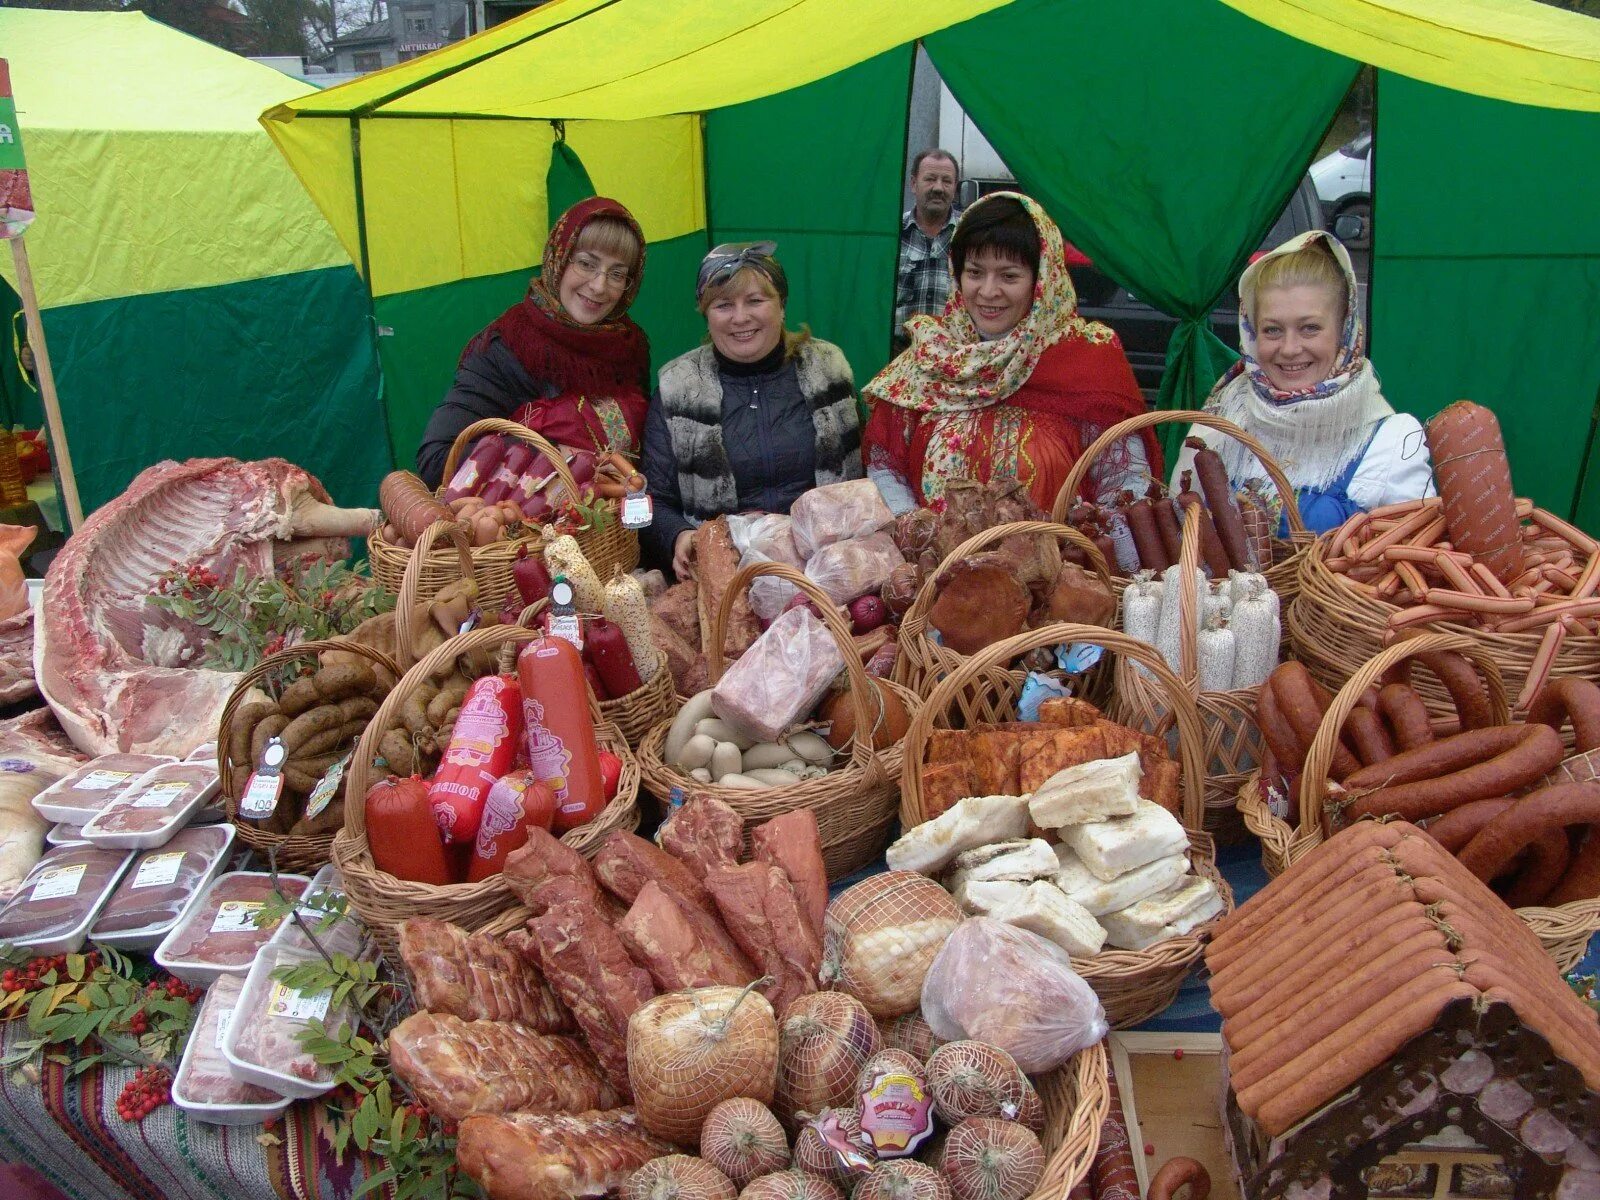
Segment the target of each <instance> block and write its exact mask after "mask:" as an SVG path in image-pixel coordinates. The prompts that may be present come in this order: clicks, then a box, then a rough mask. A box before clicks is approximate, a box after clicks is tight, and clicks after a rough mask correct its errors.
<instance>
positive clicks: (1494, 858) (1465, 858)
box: [1458, 783, 1600, 882]
mask: <svg viewBox="0 0 1600 1200" xmlns="http://www.w3.org/2000/svg"><path fill="white" fill-rule="evenodd" d="M1595 824H1600V784H1592V783H1561V784H1557V785H1556V786H1554V787H1547V788H1544V789H1542V790H1540V791H1537V792H1534V793H1533V794H1532V795H1529V796H1524V797H1523V798H1522V799H1521V800H1519V801H1517V803H1516V804H1514V805H1513V806H1512V807H1510V808H1508V809H1507V810H1506V811H1505V812H1503V813H1501V814H1500V815H1499V816H1498V817H1495V818H1494V819H1493V820H1491V821H1490V822H1489V823H1488V824H1487V825H1485V826H1484V827H1483V829H1482V830H1481V831H1480V832H1479V834H1478V836H1477V837H1475V838H1473V839H1472V841H1470V842H1468V843H1467V848H1466V849H1465V850H1463V851H1462V852H1461V853H1460V855H1458V857H1459V858H1460V859H1461V865H1462V866H1464V867H1466V868H1467V870H1469V871H1471V872H1472V873H1473V874H1474V875H1476V876H1477V877H1478V878H1479V879H1482V880H1484V881H1485V882H1487V881H1488V880H1491V879H1493V878H1494V877H1495V876H1496V875H1498V874H1500V872H1502V871H1504V870H1505V869H1506V866H1507V864H1508V863H1510V862H1511V860H1512V859H1513V858H1515V857H1516V856H1517V855H1518V854H1519V853H1520V852H1521V851H1522V849H1523V847H1525V846H1527V845H1529V844H1530V843H1532V842H1535V841H1537V840H1538V839H1539V838H1541V837H1543V836H1544V835H1545V834H1546V833H1548V832H1550V830H1552V829H1564V828H1566V827H1567V826H1568V825H1595ZM1591 840H1592V839H1591ZM1586 848H1587V847H1586Z"/></svg>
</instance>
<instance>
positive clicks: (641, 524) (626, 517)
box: [622, 492, 656, 529]
mask: <svg viewBox="0 0 1600 1200" xmlns="http://www.w3.org/2000/svg"><path fill="white" fill-rule="evenodd" d="M655 518H656V508H655V504H654V502H653V501H652V500H651V499H650V493H649V492H629V493H628V494H627V496H626V497H625V498H624V499H623V501H622V527H623V528H624V529H644V528H645V527H646V526H648V525H649V524H650V522H652V521H654V520H655Z"/></svg>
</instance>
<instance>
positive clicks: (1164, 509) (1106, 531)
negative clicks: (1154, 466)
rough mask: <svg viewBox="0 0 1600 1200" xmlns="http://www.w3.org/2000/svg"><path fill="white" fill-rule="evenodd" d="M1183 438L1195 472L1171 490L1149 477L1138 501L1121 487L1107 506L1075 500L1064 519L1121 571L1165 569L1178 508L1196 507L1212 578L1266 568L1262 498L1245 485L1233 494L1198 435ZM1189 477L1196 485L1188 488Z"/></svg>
mask: <svg viewBox="0 0 1600 1200" xmlns="http://www.w3.org/2000/svg"><path fill="white" fill-rule="evenodd" d="M1188 444H1189V445H1190V446H1191V447H1194V448H1195V456H1194V471H1193V472H1189V471H1185V472H1184V473H1183V478H1182V480H1181V481H1180V482H1181V483H1182V490H1181V491H1180V492H1179V493H1178V494H1177V495H1175V496H1174V495H1169V494H1168V492H1167V490H1166V489H1165V488H1164V487H1162V486H1161V484H1159V483H1152V484H1151V485H1150V487H1149V490H1148V491H1146V492H1145V495H1144V499H1142V500H1135V499H1134V496H1133V493H1132V492H1123V493H1122V496H1121V498H1120V500H1119V502H1118V503H1117V504H1116V505H1115V506H1112V507H1106V506H1103V505H1097V504H1079V505H1076V506H1074V507H1073V508H1072V509H1071V510H1070V511H1068V513H1067V524H1069V525H1071V526H1072V527H1073V528H1074V529H1077V530H1078V531H1079V532H1080V533H1082V534H1085V535H1086V536H1088V537H1090V538H1092V539H1094V541H1095V543H1096V544H1097V545H1098V546H1099V547H1100V549H1101V552H1102V553H1103V554H1104V555H1105V556H1106V561H1107V562H1111V561H1115V562H1116V564H1117V568H1118V570H1120V571H1121V572H1122V573H1123V574H1125V575H1132V574H1133V573H1134V572H1135V571H1140V570H1147V571H1164V570H1166V569H1167V568H1168V567H1170V566H1172V565H1173V564H1174V563H1176V562H1177V561H1178V545H1179V539H1180V537H1181V535H1182V529H1183V514H1184V513H1185V512H1186V511H1187V510H1188V509H1189V507H1190V506H1191V505H1197V506H1199V508H1200V510H1201V512H1200V562H1201V565H1202V566H1204V567H1205V568H1206V570H1207V571H1208V572H1209V573H1210V575H1211V577H1212V578H1213V579H1226V578H1227V577H1228V572H1229V571H1260V570H1263V569H1265V568H1266V567H1270V566H1271V565H1272V536H1271V534H1272V519H1271V514H1270V511H1269V509H1268V506H1267V504H1266V502H1265V500H1264V499H1263V498H1262V496H1261V495H1260V493H1259V492H1256V491H1254V490H1252V489H1246V490H1244V491H1242V492H1239V493H1238V494H1237V495H1235V493H1234V491H1233V488H1232V485H1231V484H1230V483H1229V482H1228V469H1227V467H1226V466H1225V465H1224V464H1223V462H1222V458H1221V456H1220V455H1218V454H1217V452H1216V451H1215V450H1212V449H1209V448H1208V447H1207V446H1206V445H1205V443H1204V442H1203V441H1201V440H1200V439H1198V438H1190V439H1189V442H1188ZM1196 477H1198V479H1199V481H1200V490H1199V491H1196V490H1195V488H1194V486H1193V481H1194V479H1195V478H1196Z"/></svg>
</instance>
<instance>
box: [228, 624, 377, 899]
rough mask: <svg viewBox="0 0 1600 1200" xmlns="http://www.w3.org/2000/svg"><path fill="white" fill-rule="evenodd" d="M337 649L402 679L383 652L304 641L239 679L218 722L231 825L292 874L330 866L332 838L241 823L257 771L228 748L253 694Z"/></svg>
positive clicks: (243, 839)
mask: <svg viewBox="0 0 1600 1200" xmlns="http://www.w3.org/2000/svg"><path fill="white" fill-rule="evenodd" d="M330 650H336V651H339V652H340V653H342V654H351V655H354V656H356V657H358V658H365V659H367V660H368V661H370V662H371V663H372V665H373V666H374V667H375V668H377V669H378V674H379V679H380V680H383V679H384V677H385V676H387V678H388V680H390V681H393V680H396V679H399V678H400V675H401V669H400V666H399V664H398V663H396V662H395V661H394V659H392V658H390V657H389V656H388V655H387V654H385V653H383V651H381V650H375V649H373V648H372V647H371V646H362V645H358V644H357V643H355V642H349V641H343V640H341V641H331V640H330V641H320V642H301V643H300V644H299V645H298V646H291V647H290V648H289V649H287V650H280V651H279V652H278V653H276V654H269V655H268V656H267V657H266V658H263V659H262V660H261V661H260V662H259V663H257V664H256V665H255V666H254V667H252V668H251V669H250V670H248V671H246V672H245V673H244V674H243V675H242V676H241V677H240V679H239V684H238V686H237V687H235V688H234V689H233V695H231V696H229V697H228V702H227V704H225V705H223V707H222V717H221V719H220V720H219V721H218V723H217V771H218V775H219V778H220V785H219V787H220V790H221V793H222V800H223V804H224V805H225V806H226V808H227V813H228V820H229V821H231V822H232V823H233V825H234V826H235V828H236V829H237V830H238V838H239V840H240V841H241V842H243V843H244V844H245V845H247V846H249V847H250V848H251V849H252V850H256V851H258V852H260V853H261V854H263V855H266V854H268V853H271V852H276V855H277V858H276V861H277V864H278V866H280V867H282V868H283V869H284V870H287V871H298V870H301V869H310V870H313V871H314V870H316V868H318V867H320V866H321V865H322V864H323V863H325V862H327V861H328V860H329V858H330V857H331V855H332V850H333V838H334V835H333V834H332V833H314V834H294V835H292V836H291V835H290V834H286V833H271V832H268V831H267V830H265V829H262V828H260V827H259V826H257V825H252V824H250V823H249V822H247V821H241V820H240V819H239V801H240V799H241V798H242V796H243V794H244V789H245V785H246V784H247V783H248V782H249V779H250V773H251V772H252V771H254V770H255V764H254V763H251V762H236V761H235V760H234V759H233V757H232V754H231V752H230V748H229V743H230V742H231V741H232V740H233V739H232V726H233V719H234V717H235V716H236V715H237V713H238V711H239V709H240V707H241V706H243V705H244V704H245V703H246V702H247V701H248V700H249V699H250V698H251V695H252V693H256V692H258V691H259V690H261V685H262V684H263V683H265V682H266V681H267V679H268V678H269V677H270V676H272V675H275V674H276V673H277V672H279V671H280V670H281V669H282V668H284V667H289V666H293V665H295V664H297V663H305V662H306V661H307V660H310V661H312V662H316V661H318V660H319V659H320V657H321V655H322V654H323V652H325V651H330ZM345 794H346V807H347V808H348V806H349V804H350V798H349V794H350V781H349V776H348V775H347V776H346V778H345Z"/></svg>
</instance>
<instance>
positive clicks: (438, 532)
mask: <svg viewBox="0 0 1600 1200" xmlns="http://www.w3.org/2000/svg"><path fill="white" fill-rule="evenodd" d="M440 541H446V542H449V544H450V545H449V549H448V550H441V552H442V553H446V554H453V555H454V558H453V559H452V562H453V565H454V569H455V573H454V574H453V575H450V576H449V577H448V578H446V577H445V574H446V573H445V572H444V571H443V570H442V569H440V568H436V567H434V566H431V565H430V564H431V563H433V562H434V560H435V547H436V546H438V543H439V542H440ZM415 549H416V553H415V554H413V555H412V556H411V557H410V559H409V560H407V562H406V568H405V570H404V571H403V572H402V573H401V575H400V590H399V592H398V593H397V594H396V596H395V603H394V639H395V660H396V661H397V662H398V663H399V664H400V670H401V671H402V672H405V671H409V670H410V669H411V667H412V665H413V664H415V662H416V661H417V660H416V658H415V656H414V655H413V654H412V648H413V647H414V646H415V645H416V642H415V637H416V633H417V630H416V627H415V626H414V625H413V624H412V621H413V619H414V618H415V616H416V609H417V607H418V606H419V605H422V604H425V603H427V602H428V601H430V600H432V599H433V598H434V597H436V596H438V595H439V593H441V592H442V591H444V589H445V588H447V587H449V586H451V585H452V584H454V583H456V582H458V581H459V580H463V579H464V580H467V581H468V582H469V583H472V584H473V585H474V587H476V584H477V563H476V562H475V561H474V560H473V557H472V547H471V546H470V545H469V544H468V542H467V535H466V532H465V531H464V530H463V529H462V527H461V526H460V525H457V524H454V523H453V522H450V521H435V522H434V523H433V524H432V525H430V526H428V528H427V529H425V530H423V531H422V536H421V537H419V538H418V539H417V544H416V547H415ZM425 578H426V579H427V580H429V581H431V582H429V583H424V579H425ZM429 588H431V590H427V589H429ZM476 603H478V604H479V605H481V604H482V600H481V599H480V600H479V601H477V602H476ZM480 611H482V610H481V609H480ZM491 611H492V610H491Z"/></svg>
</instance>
